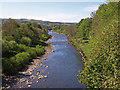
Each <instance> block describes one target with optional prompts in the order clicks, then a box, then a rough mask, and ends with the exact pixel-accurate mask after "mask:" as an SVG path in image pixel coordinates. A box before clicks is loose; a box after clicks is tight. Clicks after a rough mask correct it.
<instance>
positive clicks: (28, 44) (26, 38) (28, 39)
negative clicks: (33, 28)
mask: <svg viewBox="0 0 120 90" xmlns="http://www.w3.org/2000/svg"><path fill="white" fill-rule="evenodd" d="M20 42H21V43H22V44H25V45H26V46H30V45H31V39H30V38H29V37H22V38H21V41H20Z"/></svg>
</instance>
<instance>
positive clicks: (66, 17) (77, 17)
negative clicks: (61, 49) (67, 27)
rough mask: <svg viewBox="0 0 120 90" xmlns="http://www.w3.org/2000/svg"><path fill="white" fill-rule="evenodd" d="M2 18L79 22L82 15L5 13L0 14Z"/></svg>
mask: <svg viewBox="0 0 120 90" xmlns="http://www.w3.org/2000/svg"><path fill="white" fill-rule="evenodd" d="M1 17H2V18H13V19H21V18H27V19H36V20H44V21H52V22H79V20H80V19H81V18H84V17H85V16H84V15H82V14H81V15H77V14H65V13H58V14H48V15H38V16H35V15H34V16H32V15H23V14H21V15H20V14H16V15H11V16H8V15H5V16H1Z"/></svg>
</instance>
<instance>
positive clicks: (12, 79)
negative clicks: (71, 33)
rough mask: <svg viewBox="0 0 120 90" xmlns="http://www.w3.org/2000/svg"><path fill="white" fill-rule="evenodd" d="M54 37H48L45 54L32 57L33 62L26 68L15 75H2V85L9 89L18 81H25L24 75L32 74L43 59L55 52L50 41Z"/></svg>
mask: <svg viewBox="0 0 120 90" xmlns="http://www.w3.org/2000/svg"><path fill="white" fill-rule="evenodd" d="M53 38H54V37H52V38H50V39H48V40H47V41H46V42H45V43H47V44H49V45H48V46H46V47H45V54H44V55H42V56H41V57H37V58H35V59H32V62H30V64H29V65H28V66H27V67H26V68H24V69H23V70H22V71H20V72H19V73H18V74H16V75H14V76H3V77H2V87H3V89H4V88H6V89H9V88H11V87H12V86H13V85H14V84H15V83H16V82H18V81H24V79H23V77H24V76H29V77H30V76H32V71H34V70H35V69H36V68H37V66H38V65H40V64H41V63H42V61H43V60H46V59H47V58H45V57H47V56H49V55H50V54H52V53H53V52H54V50H53V46H52V44H51V43H50V40H51V39H53Z"/></svg>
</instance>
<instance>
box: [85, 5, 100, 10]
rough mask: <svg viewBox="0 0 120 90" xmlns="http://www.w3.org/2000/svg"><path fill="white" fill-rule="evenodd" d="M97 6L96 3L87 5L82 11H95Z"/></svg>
mask: <svg viewBox="0 0 120 90" xmlns="http://www.w3.org/2000/svg"><path fill="white" fill-rule="evenodd" d="M98 7H99V6H98V5H93V6H89V7H86V8H84V11H96V10H97V9H98Z"/></svg>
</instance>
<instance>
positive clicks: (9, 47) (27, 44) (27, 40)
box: [2, 19, 51, 75]
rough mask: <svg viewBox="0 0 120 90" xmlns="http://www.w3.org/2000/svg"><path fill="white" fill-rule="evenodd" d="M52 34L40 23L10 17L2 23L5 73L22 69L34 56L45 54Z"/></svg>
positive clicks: (8, 73)
mask: <svg viewBox="0 0 120 90" xmlns="http://www.w3.org/2000/svg"><path fill="white" fill-rule="evenodd" d="M50 37H51V36H50V35H49V34H48V30H47V29H44V28H42V27H41V25H39V24H38V23H35V22H33V23H31V22H27V23H25V24H22V23H19V22H17V21H16V20H13V19H9V20H8V21H6V22H3V25H2V66H3V73H4V74H5V75H11V74H15V73H17V72H18V71H19V70H22V69H23V68H24V67H25V66H26V65H27V64H29V62H30V61H32V59H33V58H36V57H37V56H40V55H43V54H44V52H45V49H44V47H45V46H46V45H47V44H46V43H45V41H46V40H48V39H49V38H50Z"/></svg>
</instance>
